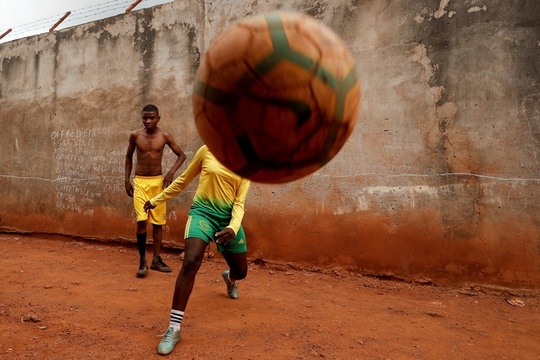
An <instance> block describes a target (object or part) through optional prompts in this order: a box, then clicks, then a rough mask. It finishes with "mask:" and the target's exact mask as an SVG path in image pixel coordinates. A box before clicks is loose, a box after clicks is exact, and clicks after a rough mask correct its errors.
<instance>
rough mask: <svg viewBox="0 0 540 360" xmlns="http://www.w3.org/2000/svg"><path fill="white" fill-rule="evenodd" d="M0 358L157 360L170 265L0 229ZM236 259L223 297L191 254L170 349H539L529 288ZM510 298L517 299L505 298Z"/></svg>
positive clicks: (355, 352)
mask: <svg viewBox="0 0 540 360" xmlns="http://www.w3.org/2000/svg"><path fill="white" fill-rule="evenodd" d="M0 250H1V253H2V260H1V264H2V271H1V272H0V279H1V284H2V289H1V290H0V295H1V296H0V359H100V360H108V359H124V360H131V359H152V358H154V359H157V358H162V357H160V356H159V355H158V354H157V353H156V346H157V344H158V342H159V339H160V338H159V337H158V335H159V334H161V333H163V332H164V331H165V329H166V327H167V325H168V316H169V310H170V302H171V297H172V291H173V286H174V282H175V279H176V274H177V271H178V269H179V267H180V262H181V260H180V255H179V253H178V252H177V251H176V252H175V251H172V250H171V251H169V252H165V253H164V254H163V257H164V260H165V261H166V262H167V263H168V264H169V265H171V266H172V267H173V273H172V274H164V273H158V272H155V271H150V272H149V274H148V276H147V277H146V278H144V279H137V278H136V277H135V272H136V269H137V266H138V259H137V254H136V248H135V247H134V246H131V245H129V244H127V245H124V244H109V243H107V244H104V243H95V242H81V241H75V240H58V239H43V238H37V237H26V236H20V235H14V234H0ZM257 263H258V264H254V263H251V264H250V273H249V275H248V278H247V279H246V280H244V281H243V282H241V283H240V285H239V291H240V298H239V299H238V300H231V299H229V298H228V297H227V295H226V293H225V285H224V284H223V282H222V280H221V276H220V274H221V271H222V270H223V269H224V261H223V260H222V259H221V258H220V257H216V258H214V259H209V260H206V261H205V262H204V264H203V265H202V267H201V271H200V273H199V275H198V277H197V281H196V284H195V289H194V292H193V294H192V297H191V300H190V303H189V305H188V309H187V311H186V317H185V320H184V323H183V325H182V331H183V334H182V341H181V342H180V344H179V346H177V348H176V350H175V351H174V352H173V353H172V354H171V355H170V356H169V358H171V359H235V360H236V359H273V360H276V359H392V360H393V359H452V360H455V359H519V360H523V359H540V312H539V310H540V301H539V300H540V298H539V297H538V296H537V295H534V294H531V293H527V294H525V293H520V294H519V293H518V294H508V293H504V292H497V293H495V292H493V291H490V292H486V291H485V290H481V289H479V288H477V289H474V288H459V289H457V288H446V287H437V286H433V285H413V284H408V283H404V282H398V281H385V280H379V279H374V278H369V277H363V276H359V275H351V274H344V273H342V272H340V271H335V272H333V271H326V272H325V273H316V272H311V271H305V270H291V269H289V268H287V267H285V266H282V267H280V266H276V265H272V266H269V265H268V264H266V265H265V264H260V262H257ZM516 298H517V299H518V300H520V301H522V302H523V304H524V306H522V307H521V306H516V305H511V304H510V303H509V302H508V301H507V300H509V299H516Z"/></svg>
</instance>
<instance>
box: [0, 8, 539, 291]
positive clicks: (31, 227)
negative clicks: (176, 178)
mask: <svg viewBox="0 0 540 360" xmlns="http://www.w3.org/2000/svg"><path fill="white" fill-rule="evenodd" d="M277 9H281V10H294V11H299V12H303V13H305V14H308V15H310V16H312V17H314V18H316V19H319V20H321V21H323V22H324V23H326V24H327V25H329V26H331V27H332V28H333V29H335V31H336V32H337V33H338V34H339V35H340V36H341V37H342V38H343V39H344V40H345V42H346V43H347V44H348V46H349V49H350V50H351V53H352V54H353V56H354V57H355V58H356V60H357V68H358V69H357V70H358V74H359V76H360V79H361V83H362V90H363V99H362V106H361V110H360V115H359V119H358V120H359V121H358V125H357V127H356V129H355V130H354V132H353V134H352V136H351V138H350V139H349V141H348V143H347V144H346V145H345V147H344V148H343V150H342V151H341V152H340V153H339V154H338V155H337V156H336V157H335V158H334V159H333V160H332V161H331V162H330V163H329V164H328V165H326V166H325V167H324V168H323V169H321V170H319V171H318V172H316V173H315V174H313V175H311V176H309V177H307V178H304V179H301V180H298V181H296V182H293V183H288V184H284V185H280V186H270V185H261V184H253V186H252V190H251V193H250V196H249V198H248V203H247V212H246V217H245V220H244V225H245V227H246V232H247V235H248V238H249V240H248V242H249V252H250V253H249V255H250V256H252V257H259V258H263V259H271V260H277V261H288V262H296V263H299V264H304V265H311V266H315V267H333V266H340V267H344V268H346V269H350V270H351V271H356V272H359V273H370V274H384V275H391V276H397V277H402V278H408V279H426V278H428V279H431V280H432V281H434V282H451V283H461V282H467V281H473V282H481V283H489V284H497V285H504V286H511V287H526V288H538V287H539V286H540V235H539V234H540V231H539V230H540V198H539V197H540V192H539V191H538V188H539V184H540V176H539V171H540V170H539V157H540V148H539V146H540V76H539V75H540V63H539V61H540V60H539V59H540V38H539V37H538V34H539V33H540V19H539V18H538V14H539V13H540V3H538V2H536V1H533V0H529V1H526V0H520V1H518V0H513V1H495V2H493V1H492V2H482V1H474V2H471V1H466V2H456V1H451V0H441V1H439V2H433V1H427V0H421V1H418V0H404V1H399V2H396V1H390V0H382V1H381V0H354V1H339V0H327V1H322V0H321V1H298V0H281V1H268V2H260V1H248V0H235V1H228V2H214V1H182V2H180V1H176V2H173V3H170V4H166V5H162V6H158V7H155V8H153V9H144V10H141V11H134V12H132V13H130V14H125V15H120V16H117V17H115V18H110V19H105V20H101V21H98V22H93V23H88V24H84V25H81V26H77V27H73V28H69V29H66V30H62V31H57V32H54V33H50V34H42V35H38V36H33V37H29V38H26V39H20V40H16V41H12V42H8V43H4V44H1V45H0V56H1V61H0V71H1V76H0V122H1V125H2V129H3V131H2V132H1V133H0V137H1V141H0V151H1V152H2V156H1V157H0V196H1V199H2V200H1V203H0V204H1V205H2V206H1V207H0V230H1V231H15V232H40V233H50V234H68V235H72V236H82V237H88V238H99V239H104V240H108V239H118V238H122V239H130V240H133V238H134V232H135V231H134V230H135V216H134V213H133V208H132V203H131V199H130V198H128V197H127V195H126V194H125V190H124V185H123V172H124V156H125V150H126V146H127V139H128V135H129V133H130V131H131V130H132V129H134V128H137V127H139V126H140V109H141V108H142V106H144V105H145V104H146V103H155V104H156V105H158V106H159V107H160V110H161V115H162V122H161V125H162V126H163V127H165V128H167V129H168V130H169V131H171V132H172V133H173V134H175V137H176V138H177V140H178V141H179V142H180V144H181V146H182V147H183V149H184V150H185V151H186V154H187V157H188V161H189V160H191V158H192V157H193V154H194V152H195V151H196V150H197V148H198V147H199V146H200V145H201V141H200V138H199V137H198V134H197V131H196V129H195V125H194V122H193V120H192V114H191V91H192V83H193V78H194V74H195V71H196V69H197V66H198V64H199V60H200V56H201V54H202V53H204V51H205V49H206V48H208V46H209V44H210V43H211V41H212V39H213V38H214V37H215V36H216V35H217V34H218V33H219V32H220V31H221V30H222V29H223V28H225V27H227V26H229V25H230V24H231V23H233V22H235V21H237V20H239V19H241V18H243V17H244V16H249V15H254V14H258V13H261V12H266V11H270V10H277ZM164 161H165V168H169V167H170V166H171V165H172V164H173V162H174V156H173V154H171V153H170V152H168V153H166V154H165V159H164ZM177 175H179V174H177ZM194 191H195V184H192V185H190V186H189V187H188V188H187V189H186V191H185V192H184V193H183V194H181V195H180V196H178V197H177V198H175V199H174V200H172V201H170V202H169V204H168V210H169V211H168V224H167V226H166V228H165V240H166V241H169V242H172V241H179V240H180V239H181V237H182V234H183V228H184V224H185V221H186V212H187V210H188V209H189V206H190V204H191V199H192V197H193V194H194ZM134 256H136V254H134Z"/></svg>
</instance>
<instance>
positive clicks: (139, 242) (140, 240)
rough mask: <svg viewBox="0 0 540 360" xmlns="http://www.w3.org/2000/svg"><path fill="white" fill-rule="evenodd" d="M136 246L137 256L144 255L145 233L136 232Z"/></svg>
mask: <svg viewBox="0 0 540 360" xmlns="http://www.w3.org/2000/svg"><path fill="white" fill-rule="evenodd" d="M137 247H138V248H139V256H140V257H141V258H144V257H146V233H142V234H137Z"/></svg>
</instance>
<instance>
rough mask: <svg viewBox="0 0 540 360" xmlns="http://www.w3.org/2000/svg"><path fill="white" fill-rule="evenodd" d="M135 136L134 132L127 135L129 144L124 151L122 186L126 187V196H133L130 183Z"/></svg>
mask: <svg viewBox="0 0 540 360" xmlns="http://www.w3.org/2000/svg"><path fill="white" fill-rule="evenodd" d="M136 138H137V136H136V134H135V132H132V133H131V134H130V135H129V145H128V148H127V151H126V161H125V174H124V186H125V187H126V193H127V194H128V196H130V197H133V186H132V185H131V180H130V177H131V170H132V169H133V153H135V148H136V147H137V145H136V144H135V139H136Z"/></svg>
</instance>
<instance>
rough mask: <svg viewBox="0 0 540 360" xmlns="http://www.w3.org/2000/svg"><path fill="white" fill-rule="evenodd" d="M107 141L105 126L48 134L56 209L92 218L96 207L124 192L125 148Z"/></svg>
mask: <svg viewBox="0 0 540 360" xmlns="http://www.w3.org/2000/svg"><path fill="white" fill-rule="evenodd" d="M110 138H111V134H110V128H108V127H95V128H82V129H80V128H76V129H61V130H56V131H52V132H51V134H50V139H51V142H52V149H53V164H52V166H53V169H52V170H53V173H54V174H55V175H56V177H57V179H58V180H57V181H56V184H55V187H54V190H55V198H56V203H55V207H56V208H57V209H60V210H63V211H71V212H76V213H79V214H85V215H92V214H93V213H94V208H95V206H96V205H98V204H104V203H105V202H108V201H110V200H111V197H114V194H117V193H125V189H124V183H123V174H124V156H125V148H124V147H123V146H122V145H123V144H122V145H121V144H117V143H115V142H114V141H111V139H110ZM120 146H122V148H119V147H120ZM111 147H112V148H111Z"/></svg>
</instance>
